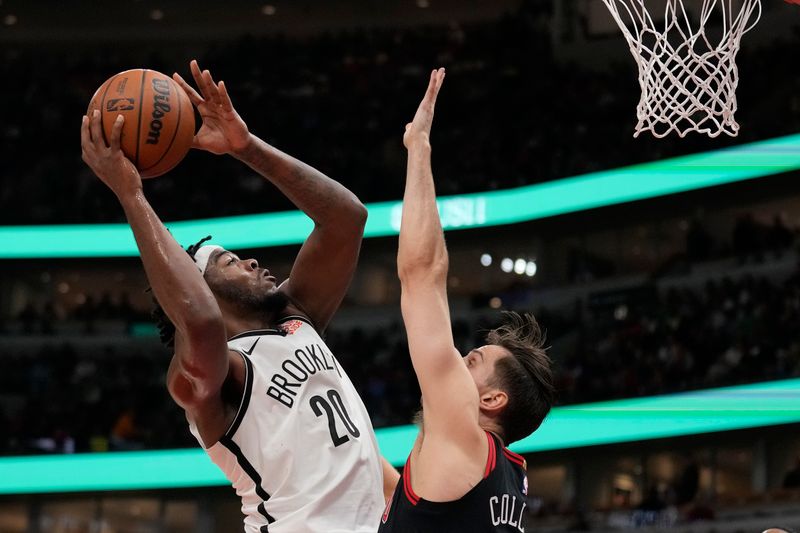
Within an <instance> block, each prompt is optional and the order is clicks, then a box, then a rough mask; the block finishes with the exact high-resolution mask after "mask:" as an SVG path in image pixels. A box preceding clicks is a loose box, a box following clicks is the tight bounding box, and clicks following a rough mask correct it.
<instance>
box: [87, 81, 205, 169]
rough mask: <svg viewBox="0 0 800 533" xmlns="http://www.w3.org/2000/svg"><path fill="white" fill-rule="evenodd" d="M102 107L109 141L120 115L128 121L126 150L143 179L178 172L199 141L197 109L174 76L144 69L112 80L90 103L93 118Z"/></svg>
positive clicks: (125, 129) (123, 148) (124, 141)
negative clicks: (196, 130) (193, 141)
mask: <svg viewBox="0 0 800 533" xmlns="http://www.w3.org/2000/svg"><path fill="white" fill-rule="evenodd" d="M95 109H99V110H100V113H101V115H102V120H103V134H104V135H105V138H106V141H107V140H108V138H109V137H110V136H111V127H112V126H113V125H114V121H115V120H116V119H117V115H123V116H124V117H125V124H124V125H123V127H122V139H121V145H122V151H123V152H124V153H125V155H126V156H127V157H128V159H130V160H131V161H133V164H134V165H136V168H138V169H139V173H140V174H141V176H142V177H143V178H155V177H156V176H160V175H161V174H164V173H165V172H167V171H169V170H172V169H173V168H174V167H175V165H177V164H178V163H180V162H181V160H182V159H183V158H184V157H185V156H186V154H187V153H188V152H189V148H191V146H192V138H193V137H194V109H193V108H192V103H191V102H190V101H189V97H188V96H187V95H186V93H185V92H184V90H183V89H181V88H180V86H178V84H177V83H175V82H174V81H173V80H172V78H170V77H169V76H166V75H164V74H161V73H160V72H156V71H154V70H148V69H143V68H137V69H132V70H126V71H125V72H120V73H119V74H116V75H114V76H112V77H110V78H109V79H108V80H106V82H105V83H104V84H103V85H101V86H100V88H99V89H97V91H96V92H95V93H94V96H93V97H92V100H91V102H89V111H88V113H89V116H90V117H91V113H92V111H94V110H95Z"/></svg>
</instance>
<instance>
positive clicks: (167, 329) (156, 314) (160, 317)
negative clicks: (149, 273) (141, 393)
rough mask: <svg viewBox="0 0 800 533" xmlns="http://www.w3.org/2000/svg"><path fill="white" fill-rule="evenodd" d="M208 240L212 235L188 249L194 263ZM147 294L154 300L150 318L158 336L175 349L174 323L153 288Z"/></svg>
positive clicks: (164, 343) (187, 251)
mask: <svg viewBox="0 0 800 533" xmlns="http://www.w3.org/2000/svg"><path fill="white" fill-rule="evenodd" d="M208 240H211V235H207V236H206V237H204V238H203V239H200V240H199V241H198V242H196V243H194V244H193V245H191V246H189V247H188V248H186V253H187V254H189V257H191V258H192V261H194V254H196V253H197V250H199V249H200V247H201V246H203V243H204V242H206V241H208ZM147 292H149V293H150V294H151V295H152V298H153V310H152V311H151V312H150V316H152V317H153V320H155V321H156V327H157V328H158V336H159V337H160V338H161V343H162V344H163V345H164V346H166V347H167V348H174V347H175V324H173V323H172V321H171V320H170V319H169V317H168V316H167V313H165V312H164V309H163V308H162V307H161V304H159V303H158V300H157V299H156V296H155V294H153V289H152V287H148V288H147Z"/></svg>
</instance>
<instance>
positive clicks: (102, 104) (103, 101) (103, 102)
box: [100, 74, 119, 145]
mask: <svg viewBox="0 0 800 533" xmlns="http://www.w3.org/2000/svg"><path fill="white" fill-rule="evenodd" d="M118 76H119V74H115V75H114V77H113V78H111V81H110V82H108V85H106V90H105V91H103V97H102V98H101V99H100V131H101V132H102V133H103V141H104V142H105V143H106V145H108V139H107V138H106V129H105V128H104V127H103V113H104V112H105V109H106V95H107V94H108V90H109V89H110V88H111V86H112V85H114V80H115V79H117V77H118Z"/></svg>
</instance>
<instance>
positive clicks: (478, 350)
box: [468, 348, 483, 361]
mask: <svg viewBox="0 0 800 533" xmlns="http://www.w3.org/2000/svg"><path fill="white" fill-rule="evenodd" d="M472 352H477V353H478V355H480V356H481V361H483V352H482V351H481V349H480V348H473V349H472V350H470V351H469V353H472ZM468 355H469V354H468Z"/></svg>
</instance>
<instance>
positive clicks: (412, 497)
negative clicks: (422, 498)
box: [403, 454, 419, 505]
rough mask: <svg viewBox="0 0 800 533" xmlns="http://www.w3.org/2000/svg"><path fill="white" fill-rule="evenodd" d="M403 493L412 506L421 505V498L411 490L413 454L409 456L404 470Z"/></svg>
mask: <svg viewBox="0 0 800 533" xmlns="http://www.w3.org/2000/svg"><path fill="white" fill-rule="evenodd" d="M403 493H404V494H405V495H406V498H407V499H408V501H409V502H411V505H417V504H418V503H419V496H417V494H416V493H415V492H414V489H412V488H411V454H409V455H408V459H407V460H406V466H405V467H404V468H403Z"/></svg>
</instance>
